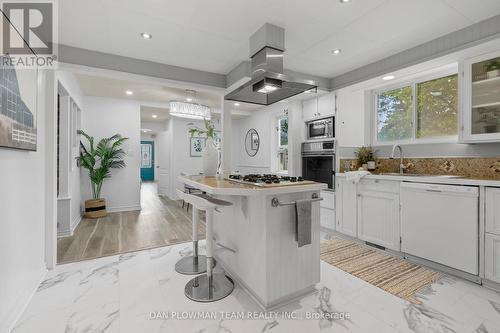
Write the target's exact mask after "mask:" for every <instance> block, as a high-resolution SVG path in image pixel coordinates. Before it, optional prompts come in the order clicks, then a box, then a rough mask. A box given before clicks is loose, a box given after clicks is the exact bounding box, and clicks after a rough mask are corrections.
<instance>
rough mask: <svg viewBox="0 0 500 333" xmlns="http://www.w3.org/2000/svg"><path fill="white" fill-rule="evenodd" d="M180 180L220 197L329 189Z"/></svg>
mask: <svg viewBox="0 0 500 333" xmlns="http://www.w3.org/2000/svg"><path fill="white" fill-rule="evenodd" d="M178 179H179V181H180V182H182V183H184V184H187V185H189V186H192V187H195V188H198V189H200V190H202V191H205V192H207V193H209V194H218V195H245V196H247V195H272V194H286V193H298V192H308V191H319V190H324V189H326V188H328V185H327V184H323V183H316V182H308V183H296V184H293V185H279V184H273V185H272V186H269V187H261V186H255V185H250V184H239V183H236V182H232V181H230V180H226V179H224V178H223V177H221V176H218V177H206V176H179V178H178Z"/></svg>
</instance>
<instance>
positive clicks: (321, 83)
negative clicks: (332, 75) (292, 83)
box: [283, 68, 332, 91]
mask: <svg viewBox="0 0 500 333" xmlns="http://www.w3.org/2000/svg"><path fill="white" fill-rule="evenodd" d="M283 73H285V74H286V75H290V76H292V77H294V78H296V79H303V80H314V81H316V82H318V88H320V89H321V90H327V91H330V90H331V83H332V80H331V79H327V78H325V77H321V76H316V75H310V74H306V73H301V72H295V71H292V70H289V69H286V68H285V69H284V70H283Z"/></svg>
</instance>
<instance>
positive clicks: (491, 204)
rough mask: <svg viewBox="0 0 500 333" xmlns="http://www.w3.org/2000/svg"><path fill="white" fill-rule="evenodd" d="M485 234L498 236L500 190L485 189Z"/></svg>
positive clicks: (499, 231) (499, 228) (499, 233)
mask: <svg viewBox="0 0 500 333" xmlns="http://www.w3.org/2000/svg"><path fill="white" fill-rule="evenodd" d="M486 232H487V233H491V234H496V235H500V188H493V187H488V188H486Z"/></svg>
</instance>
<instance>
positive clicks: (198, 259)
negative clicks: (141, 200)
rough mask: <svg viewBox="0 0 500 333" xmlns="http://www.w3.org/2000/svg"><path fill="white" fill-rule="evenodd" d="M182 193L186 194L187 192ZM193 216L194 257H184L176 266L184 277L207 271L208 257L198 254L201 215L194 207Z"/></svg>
mask: <svg viewBox="0 0 500 333" xmlns="http://www.w3.org/2000/svg"><path fill="white" fill-rule="evenodd" d="M178 191H179V190H178ZM181 193H183V194H186V193H185V192H181ZM185 202H187V201H185ZM188 205H189V203H188ZM192 214H193V219H192V228H193V231H192V233H193V235H192V239H193V255H192V256H189V257H184V258H182V259H181V260H179V261H178V262H177V263H176V264H175V270H176V271H177V273H181V274H184V275H193V274H201V273H205V272H206V271H207V258H206V256H204V255H199V254H198V224H199V222H200V214H199V210H198V209H197V208H195V207H194V206H193V209H192ZM214 265H215V263H214Z"/></svg>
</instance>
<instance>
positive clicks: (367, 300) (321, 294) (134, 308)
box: [13, 243, 500, 333]
mask: <svg viewBox="0 0 500 333" xmlns="http://www.w3.org/2000/svg"><path fill="white" fill-rule="evenodd" d="M203 250H204V246H203V244H202V246H201V251H200V252H203ZM190 254H191V247H190V244H188V243H184V244H178V245H172V246H167V247H162V248H155V249H150V250H142V251H138V252H133V253H127V254H122V255H116V256H111V257H105V258H98V259H93V260H88V261H82V262H78V263H71V264H64V265H60V266H57V267H56V269H55V270H53V271H50V272H49V273H48V274H47V277H46V279H45V280H44V281H43V282H42V283H41V285H40V286H39V288H38V291H37V292H36V293H35V295H34V297H33V299H32V301H31V302H30V304H29V305H28V307H27V309H26V311H25V313H24V314H23V315H22V317H21V318H20V320H19V321H18V323H17V324H16V326H15V328H14V331H13V332H15V333H33V332H43V333H45V332H47V333H49V332H50V333H59V332H61V333H62V332H65V333H81V332H106V333H107V332H133V333H143V332H147V333H149V332H154V333H160V332H176V333H177V332H193V333H196V332H199V333H201V332H203V333H215V332H222V333H228V332H233V333H246V332H271V333H278V332H287V333H288V332H307V333H313V332H417V333H424V332H425V333H427V332H432V333H439V332H443V333H444V332H446V333H449V332H476V333H486V332H490V333H491V332H500V293H497V292H495V291H491V290H489V289H486V288H483V287H480V286H478V285H475V284H472V283H469V282H467V281H464V280H461V279H457V278H454V277H448V276H447V277H445V278H443V279H442V280H440V281H439V282H437V283H435V284H433V285H432V286H431V287H430V288H428V290H425V291H423V292H422V293H420V294H419V299H420V300H421V301H422V305H413V304H410V303H409V302H406V301H404V300H402V299H400V298H397V297H395V296H393V295H391V294H388V293H386V292H384V291H382V290H381V289H378V288H376V287H374V286H372V285H370V284H368V283H366V282H364V281H362V280H360V279H358V278H356V277H354V276H352V275H349V274H347V273H345V272H343V271H341V270H339V269H337V268H335V267H333V266H331V265H328V264H326V263H323V262H322V263H321V282H320V283H319V284H318V285H317V286H316V291H315V292H314V293H312V294H310V295H307V296H305V297H302V298H301V299H299V300H296V301H294V302H292V303H290V304H288V305H285V306H283V307H282V308H280V309H277V310H275V312H267V313H266V312H261V310H260V308H259V307H258V305H257V304H256V303H255V302H254V301H253V300H252V298H250V297H249V296H248V295H247V294H246V293H245V291H244V290H242V289H241V288H240V287H239V286H236V288H235V290H234V292H233V293H232V294H231V295H230V296H228V297H227V298H225V299H223V300H221V301H218V302H214V303H206V304H203V303H196V302H192V301H190V300H188V299H187V298H186V297H185V296H184V285H185V284H186V282H187V281H188V280H189V279H191V277H190V276H183V275H180V274H178V273H176V272H175V271H174V265H175V262H176V261H177V260H178V259H179V258H181V257H182V256H187V255H190ZM249 313H250V314H251V316H252V317H253V318H249ZM174 315H175V316H177V318H171V317H172V316H174ZM195 315H198V316H199V318H197V319H191V320H189V319H186V316H195ZM167 316H168V318H166V317H167ZM236 316H243V317H244V318H246V319H234V317H236ZM286 316H288V317H286ZM319 316H322V318H319ZM200 317H202V318H200ZM207 317H208V318H207Z"/></svg>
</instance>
